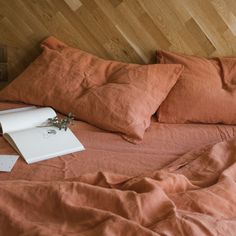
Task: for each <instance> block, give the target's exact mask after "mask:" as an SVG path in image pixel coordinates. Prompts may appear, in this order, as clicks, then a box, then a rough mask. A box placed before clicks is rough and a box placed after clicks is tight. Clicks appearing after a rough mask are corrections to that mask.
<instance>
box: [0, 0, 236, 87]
mask: <svg viewBox="0 0 236 236" xmlns="http://www.w3.org/2000/svg"><path fill="white" fill-rule="evenodd" d="M49 35H54V36H56V37H58V38H59V39H61V40H63V41H64V42H66V43H67V44H69V45H71V46H74V47H79V48H81V49H83V50H86V51H88V52H92V53H94V54H96V55H98V56H101V57H103V58H109V59H114V60H120V61H126V62H133V63H148V62H153V60H154V57H155V51H156V49H166V50H171V51H176V52H183V53H187V54H194V55H201V56H207V57H212V56H229V55H230V56H232V55H236V1H235V0H0V49H1V48H4V47H3V46H1V45H6V47H7V51H8V53H7V58H8V63H7V68H8V73H9V75H8V77H9V80H11V79H14V78H15V77H16V76H17V75H18V74H19V73H20V72H22V70H23V69H24V68H25V67H26V66H27V65H28V64H29V63H30V62H31V61H32V60H34V59H35V58H36V57H37V55H39V53H40V49H39V46H38V45H39V42H40V41H41V40H43V39H44V38H45V37H47V36H49ZM0 51H1V50H0ZM0 54H1V52H0ZM1 60H2V59H1V56H0V68H3V67H4V65H5V66H6V62H5V61H1ZM4 60H5V59H4ZM3 64H4V65H3ZM0 71H1V69H0ZM0 73H1V72H0ZM2 74H3V73H2ZM0 79H1V78H0ZM1 84H3V83H1Z"/></svg>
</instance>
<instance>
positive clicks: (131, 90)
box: [0, 37, 183, 143]
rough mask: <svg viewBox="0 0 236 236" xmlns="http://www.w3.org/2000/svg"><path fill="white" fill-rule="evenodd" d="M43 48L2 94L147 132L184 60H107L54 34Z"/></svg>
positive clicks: (106, 125)
mask: <svg viewBox="0 0 236 236" xmlns="http://www.w3.org/2000/svg"><path fill="white" fill-rule="evenodd" d="M41 46H42V48H43V52H42V54H41V55H40V56H39V57H38V58H37V59H36V60H35V61H34V62H33V63H32V64H31V65H30V66H29V67H28V68H27V69H26V70H25V71H24V72H23V73H22V74H21V75H19V76H18V77H17V78H16V79H15V80H14V81H13V82H12V83H11V84H9V85H8V86H7V87H6V88H5V89H3V90H2V91H1V92H0V99H1V100H5V101H6V100H7V101H20V102H24V103H29V104H35V105H40V106H51V107H53V108H54V109H56V110H57V111H59V112H61V113H64V114H68V113H69V112H72V113H73V114H74V115H75V117H76V118H77V119H80V120H83V121H86V122H89V123H91V124H93V125H95V126H97V127H100V128H102V129H105V130H109V131H115V132H119V133H121V134H122V135H123V137H124V138H126V139H127V140H128V141H130V142H134V143H135V142H138V141H140V140H141V139H142V138H143V135H144V132H145V130H146V129H147V128H148V127H149V125H150V118H151V116H152V114H154V113H155V112H156V110H157V108H158V107H159V105H160V104H161V102H162V101H163V100H164V99H165V97H166V96H167V94H168V93H169V91H170V89H171V88H172V87H173V86H174V84H175V83H176V81H177V79H178V77H179V75H180V73H181V72H182V70H183V66H182V65H135V64H127V63H121V62H116V61H110V60H104V59H101V58H98V57H96V56H94V55H92V54H89V53H86V52H84V51H82V50H79V49H75V48H72V47H69V46H67V45H66V44H64V43H62V42H60V41H59V40H57V39H55V38H53V37H49V38H48V39H46V40H45V41H44V42H43V43H42V45H41Z"/></svg>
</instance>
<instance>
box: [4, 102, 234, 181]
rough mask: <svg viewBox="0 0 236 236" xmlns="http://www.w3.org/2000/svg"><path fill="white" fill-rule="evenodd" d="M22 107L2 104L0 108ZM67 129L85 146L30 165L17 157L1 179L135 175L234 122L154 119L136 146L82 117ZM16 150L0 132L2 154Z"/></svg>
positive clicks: (229, 133) (228, 132)
mask: <svg viewBox="0 0 236 236" xmlns="http://www.w3.org/2000/svg"><path fill="white" fill-rule="evenodd" d="M21 106H23V105H22V104H13V103H0V110H4V109H9V108H15V107H21ZM71 129H72V131H73V132H74V133H75V134H76V136H77V137H78V138H79V140H80V141H81V142H82V143H83V145H84V146H85V148H86V150H85V151H83V152H78V153H73V154H69V155H65V156H61V157H57V158H53V159H50V160H46V161H41V162H38V163H35V164H30V165H28V164H27V163H26V162H25V161H24V160H23V158H19V159H18V161H17V163H16V165H15V166H14V168H13V170H12V171H11V172H10V173H3V172H0V180H19V179H23V180H37V181H42V180H49V181H53V180H65V179H73V178H76V177H79V176H81V175H84V174H87V173H94V172H99V171H102V172H112V173H117V174H122V175H126V176H136V175H140V174H145V173H148V172H150V171H154V170H158V169H160V168H163V167H164V166H166V165H168V164H169V163H171V162H172V161H174V160H176V159H177V158H178V157H180V156H182V155H183V154H184V153H186V152H189V151H191V150H194V149H196V150H197V149H199V148H200V147H202V146H207V145H211V144H214V143H217V142H220V141H224V140H227V139H230V138H232V137H234V136H235V135H236V126H229V125H205V124H160V123H158V122H156V120H154V119H153V121H152V122H151V127H150V128H149V129H148V130H147V132H146V134H145V136H144V140H143V142H142V143H141V144H138V145H135V144H131V143H129V142H127V141H125V140H123V139H122V138H121V136H120V135H118V134H116V133H111V132H107V131H104V130H101V129H98V128H96V127H94V126H92V125H89V124H87V123H85V122H82V121H75V123H74V125H73V126H72V127H71ZM15 153H16V152H15V151H14V150H13V148H12V147H11V146H10V145H9V144H8V143H7V142H6V141H5V140H4V139H3V138H2V137H0V154H15Z"/></svg>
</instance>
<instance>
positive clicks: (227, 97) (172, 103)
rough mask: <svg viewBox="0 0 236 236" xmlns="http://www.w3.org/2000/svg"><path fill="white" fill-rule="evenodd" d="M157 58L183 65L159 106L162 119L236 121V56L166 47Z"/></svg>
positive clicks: (173, 120)
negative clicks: (192, 53)
mask: <svg viewBox="0 0 236 236" xmlns="http://www.w3.org/2000/svg"><path fill="white" fill-rule="evenodd" d="M157 58H158V60H159V61H160V63H162V64H166V63H177V64H182V65H184V71H183V73H182V74H181V76H180V78H179V80H178V82H177V83H176V85H175V86H174V88H173V89H172V90H171V92H170V93H169V95H168V97H167V98H166V100H165V101H164V102H163V103H162V104H161V106H160V109H159V111H158V114H157V115H158V120H159V121H160V122H164V123H190V122H198V123H199V122H201V123H224V124H236V58H216V59H206V58H200V57H195V56H187V55H182V54H177V53H172V52H166V51H158V53H157Z"/></svg>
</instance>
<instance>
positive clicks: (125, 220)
mask: <svg viewBox="0 0 236 236" xmlns="http://www.w3.org/2000/svg"><path fill="white" fill-rule="evenodd" d="M235 181H236V139H231V140H228V141H223V142H220V143H217V144H215V145H211V146H207V147H204V148H201V149H199V150H197V151H190V152H188V153H186V154H185V155H183V156H181V157H180V158H178V159H177V160H176V161H173V162H172V163H170V164H169V165H167V166H165V167H163V168H161V169H159V170H156V171H152V172H150V173H147V174H145V175H139V176H134V177H130V176H125V175H119V174H115V173H108V172H98V173H91V174H86V175H83V176H81V177H78V178H73V179H67V180H64V181H25V180H6V181H0V224H1V227H0V235H9V236H11V235H14V236H15V235H31V236H33V235H90V236H91V235H96V236H97V235H107V236H111V235H147V236H149V235H153V236H154V235H156V236H157V235H168V236H172V235H173V236H176V235H183V236H189V235H192V236H195V235H196V236H201V235H209V236H213V235H222V236H223V235H224V236H225V235H227V236H233V235H235V232H236V183H235Z"/></svg>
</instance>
